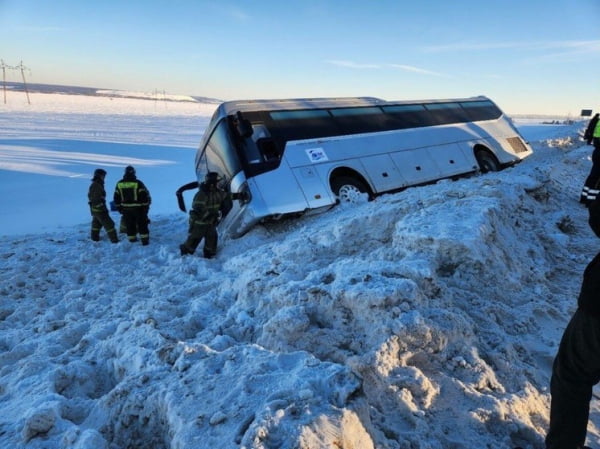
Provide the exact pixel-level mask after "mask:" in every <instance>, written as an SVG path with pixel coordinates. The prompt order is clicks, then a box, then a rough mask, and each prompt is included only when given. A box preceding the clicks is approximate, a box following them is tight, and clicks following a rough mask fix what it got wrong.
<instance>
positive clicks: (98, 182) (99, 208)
mask: <svg viewBox="0 0 600 449" xmlns="http://www.w3.org/2000/svg"><path fill="white" fill-rule="evenodd" d="M105 177H106V170H103V169H101V168H97V169H96V170H95V171H94V177H93V178H92V183H91V184H90V188H89V190H88V204H89V205H90V212H91V214H92V233H91V237H92V240H93V241H94V242H98V241H100V229H102V227H104V229H106V233H107V234H108V238H110V241H111V242H113V243H117V242H118V241H119V239H118V238H117V231H116V229H115V222H114V221H113V220H112V218H110V215H109V213H108V209H107V208H106V191H105V190H104V178H105Z"/></svg>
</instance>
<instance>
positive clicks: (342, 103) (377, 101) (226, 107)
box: [219, 96, 489, 115]
mask: <svg viewBox="0 0 600 449" xmlns="http://www.w3.org/2000/svg"><path fill="white" fill-rule="evenodd" d="M476 100H489V99H488V98H487V97H485V96H478V97H470V98H449V99H438V100H434V99H430V100H402V101H386V100H382V99H381V98H375V97H340V98H290V99H281V100H233V101H226V102H224V103H221V104H220V105H219V109H220V110H221V113H222V114H223V115H230V114H235V113H236V112H237V111H240V112H249V111H281V110H285V111H287V110H295V109H322V108H343V107H353V106H356V107H359V106H381V105H390V104H415V103H417V104H424V103H425V104H428V103H448V102H460V101H476Z"/></svg>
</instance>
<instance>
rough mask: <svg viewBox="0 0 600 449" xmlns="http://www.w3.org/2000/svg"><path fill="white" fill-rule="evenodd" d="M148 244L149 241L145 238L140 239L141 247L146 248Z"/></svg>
mask: <svg viewBox="0 0 600 449" xmlns="http://www.w3.org/2000/svg"><path fill="white" fill-rule="evenodd" d="M149 244H150V239H149V238H147V237H143V238H142V246H146V245H149Z"/></svg>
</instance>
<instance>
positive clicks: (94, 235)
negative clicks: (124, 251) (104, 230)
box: [91, 231, 100, 242]
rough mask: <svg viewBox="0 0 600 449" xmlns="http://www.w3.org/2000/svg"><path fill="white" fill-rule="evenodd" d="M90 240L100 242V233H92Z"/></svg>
mask: <svg viewBox="0 0 600 449" xmlns="http://www.w3.org/2000/svg"><path fill="white" fill-rule="evenodd" d="M91 238H92V241H94V242H99V241H100V231H92V233H91Z"/></svg>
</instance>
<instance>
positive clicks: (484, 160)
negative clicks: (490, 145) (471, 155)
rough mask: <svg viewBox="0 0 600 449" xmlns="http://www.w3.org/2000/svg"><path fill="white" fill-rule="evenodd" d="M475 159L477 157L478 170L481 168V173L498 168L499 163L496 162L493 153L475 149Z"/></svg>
mask: <svg viewBox="0 0 600 449" xmlns="http://www.w3.org/2000/svg"><path fill="white" fill-rule="evenodd" d="M475 159H477V164H479V170H481V173H488V172H491V171H499V170H500V164H499V163H498V160H497V159H496V158H495V157H494V155H493V154H491V153H489V152H487V151H485V150H479V151H477V152H476V153H475Z"/></svg>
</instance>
